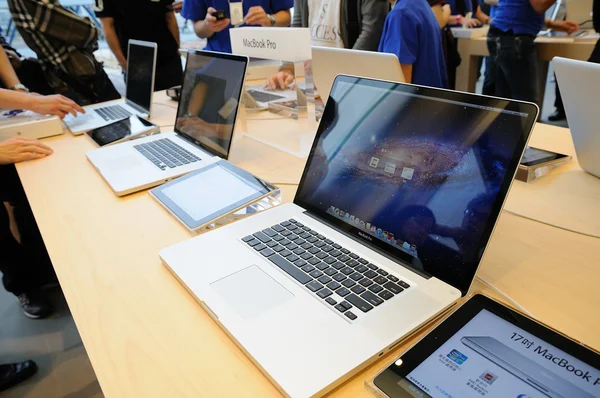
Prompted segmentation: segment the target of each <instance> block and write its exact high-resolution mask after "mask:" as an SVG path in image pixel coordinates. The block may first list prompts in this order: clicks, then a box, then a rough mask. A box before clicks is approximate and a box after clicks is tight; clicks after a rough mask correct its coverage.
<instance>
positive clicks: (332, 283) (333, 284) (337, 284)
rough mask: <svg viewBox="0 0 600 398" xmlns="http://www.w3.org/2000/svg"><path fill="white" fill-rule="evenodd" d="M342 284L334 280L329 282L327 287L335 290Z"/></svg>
mask: <svg viewBox="0 0 600 398" xmlns="http://www.w3.org/2000/svg"><path fill="white" fill-rule="evenodd" d="M341 286H342V285H340V284H339V283H338V282H336V281H333V282H330V283H328V284H327V287H328V288H329V289H331V290H333V291H335V290H336V289H339V288H340V287H341Z"/></svg>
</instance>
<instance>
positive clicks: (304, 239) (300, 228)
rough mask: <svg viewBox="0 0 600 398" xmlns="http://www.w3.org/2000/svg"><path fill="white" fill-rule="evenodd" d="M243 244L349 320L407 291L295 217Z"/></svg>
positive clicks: (254, 236)
mask: <svg viewBox="0 0 600 398" xmlns="http://www.w3.org/2000/svg"><path fill="white" fill-rule="evenodd" d="M242 241H243V242H245V243H246V245H248V246H250V247H251V248H252V249H254V250H256V251H257V252H258V253H260V254H262V255H263V256H264V257H266V258H267V259H269V260H270V261H271V262H272V263H273V264H275V265H276V266H277V267H279V268H280V269H281V270H282V271H284V272H285V273H287V274H288V275H289V276H290V277H292V278H293V279H295V280H296V281H297V282H299V283H300V284H302V285H304V287H305V288H306V289H307V290H308V291H310V292H312V293H313V294H315V295H316V296H317V297H318V298H319V299H320V300H323V301H325V302H326V303H327V304H328V305H329V306H331V307H333V308H335V310H337V311H339V312H340V313H343V314H344V315H345V316H346V317H347V318H348V319H350V320H355V319H356V318H357V317H358V316H359V315H361V314H363V313H367V312H369V311H371V310H372V309H373V308H375V307H377V306H380V305H382V304H383V303H384V302H386V301H388V300H391V299H392V298H394V297H395V296H396V295H398V294H400V293H402V292H403V291H404V290H406V289H408V288H409V287H410V285H409V284H408V283H406V282H404V281H402V280H400V278H398V277H397V276H395V275H392V274H391V273H390V272H388V271H385V270H383V269H381V268H379V267H378V266H376V265H375V264H372V263H370V262H369V261H367V260H365V259H364V258H361V257H360V256H358V255H357V254H355V253H352V252H351V251H350V250H348V249H345V248H343V247H342V246H341V245H339V244H337V243H335V242H334V241H332V240H331V239H328V238H327V237H326V236H324V235H322V234H319V233H318V232H316V231H313V230H312V229H310V228H309V227H307V226H305V225H303V224H302V223H299V222H298V221H296V220H294V219H291V220H287V221H284V222H282V223H280V224H275V225H273V226H271V227H270V228H266V229H263V230H262V231H257V232H255V233H253V234H252V235H248V236H246V237H244V238H242Z"/></svg>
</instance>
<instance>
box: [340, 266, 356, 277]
mask: <svg viewBox="0 0 600 398" xmlns="http://www.w3.org/2000/svg"><path fill="white" fill-rule="evenodd" d="M340 272H341V273H342V274H344V275H350V274H351V273H352V272H354V271H353V270H352V268H350V267H344V268H342V269H341V270H340Z"/></svg>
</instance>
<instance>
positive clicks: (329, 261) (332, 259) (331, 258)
mask: <svg viewBox="0 0 600 398" xmlns="http://www.w3.org/2000/svg"><path fill="white" fill-rule="evenodd" d="M323 261H324V262H326V263H327V264H329V265H331V264H333V263H335V258H334V257H327V258H326V259H325V260H323Z"/></svg>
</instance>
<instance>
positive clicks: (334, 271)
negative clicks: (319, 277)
mask: <svg viewBox="0 0 600 398" xmlns="http://www.w3.org/2000/svg"><path fill="white" fill-rule="evenodd" d="M323 272H325V275H329V276H333V275H335V274H337V271H336V270H335V269H334V268H331V267H329V268H327V269H326V270H325V271H323Z"/></svg>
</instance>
